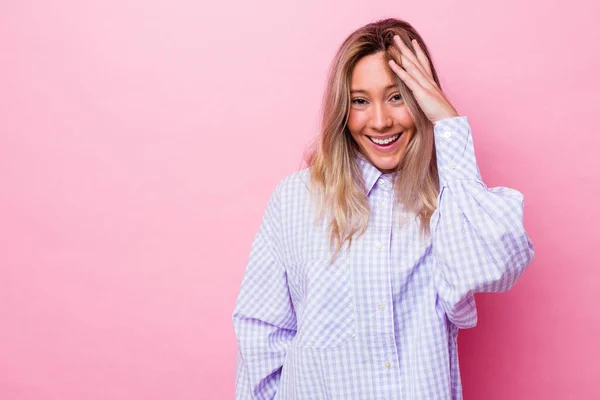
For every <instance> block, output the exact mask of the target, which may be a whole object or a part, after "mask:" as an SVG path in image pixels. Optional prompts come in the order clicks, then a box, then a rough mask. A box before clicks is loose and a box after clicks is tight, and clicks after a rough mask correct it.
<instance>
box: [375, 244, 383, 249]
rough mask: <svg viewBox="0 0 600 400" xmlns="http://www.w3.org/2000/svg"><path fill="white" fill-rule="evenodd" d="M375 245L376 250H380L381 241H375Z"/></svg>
mask: <svg viewBox="0 0 600 400" xmlns="http://www.w3.org/2000/svg"><path fill="white" fill-rule="evenodd" d="M375 247H376V248H377V250H381V248H382V247H383V245H382V244H381V243H379V242H377V243H376V244H375Z"/></svg>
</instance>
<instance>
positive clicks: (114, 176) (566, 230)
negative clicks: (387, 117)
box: [0, 0, 600, 400]
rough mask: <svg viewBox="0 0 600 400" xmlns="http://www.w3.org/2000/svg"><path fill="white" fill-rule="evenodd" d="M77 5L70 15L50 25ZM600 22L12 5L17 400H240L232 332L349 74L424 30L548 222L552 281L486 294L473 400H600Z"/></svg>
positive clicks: (249, 8)
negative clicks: (401, 28)
mask: <svg viewBox="0 0 600 400" xmlns="http://www.w3.org/2000/svg"><path fill="white" fill-rule="evenodd" d="M50 3H55V4H50ZM598 15H600V7H599V6H598V2H595V1H591V0H589V1H583V0H575V1H569V2H564V1H555V0H552V1H528V2H525V1H522V0H503V1H495V2H491V3H490V2H481V1H479V0H469V1H460V2H459V1H445V0H439V1H437V2H415V1H413V2H399V1H357V0H344V1H328V2H321V1H318V0H308V1H304V2H302V3H296V4H294V3H291V2H281V1H276V0H270V1H262V2H256V1H253V2H242V1H238V2H235V3H231V2H208V1H206V2H205V1H204V0H201V1H200V2H198V1H183V0H176V1H174V0H169V1H167V0H161V1H158V0H144V1H142V0H119V1H117V0H95V1H80V0H63V1H60V2H58V1H57V2H47V1H37V2H35V1H25V0H19V1H3V2H1V3H0V71H1V72H2V73H1V74H0V225H1V229H0V254H1V259H0V323H1V326H0V398H2V399H3V400H12V399H18V400H25V399H36V400H38V399H61V400H69V399H114V400H120V399H229V398H233V393H234V368H235V352H236V341H235V336H234V333H233V327H232V324H231V313H232V311H233V307H234V304H235V299H236V296H237V293H238V290H239V285H240V283H241V279H242V276H243V273H244V269H245V263H246V260H247V257H248V253H249V250H250V245H251V241H252V238H253V235H254V233H255V232H256V230H257V229H258V225H259V223H260V219H261V218H262V213H263V211H264V207H265V206H266V201H267V199H268V196H269V194H270V193H271V191H272V189H273V188H274V186H275V185H276V183H277V182H279V180H281V179H282V178H283V177H284V176H285V175H287V174H289V173H291V172H293V171H295V170H297V169H298V168H300V167H301V162H302V154H303V152H304V150H305V148H306V146H307V145H308V144H309V142H310V140H311V139H312V138H313V137H314V135H315V134H316V125H317V116H318V109H319V105H320V99H321V93H322V90H323V87H324V79H325V74H326V70H327V68H328V66H329V62H330V61H331V58H332V57H333V55H334V52H335V50H336V48H337V46H338V45H339V44H340V42H341V41H342V40H343V39H344V38H345V37H346V35H348V34H349V33H350V32H351V31H352V30H354V29H355V28H357V27H359V26H361V25H363V24H365V23H367V22H370V21H372V20H375V19H379V18H383V17H392V16H393V17H399V18H404V19H406V20H408V21H410V22H411V23H413V25H414V26H415V27H416V28H417V29H418V30H419V31H420V32H421V34H422V35H423V36H424V38H425V40H426V41H427V43H428V44H429V46H430V49H431V51H432V53H433V58H434V61H435V62H436V65H437V67H438V71H439V74H440V76H441V79H442V84H443V85H444V88H445V89H446V92H447V93H448V95H449V97H450V99H451V101H452V102H453V104H454V105H455V106H456V108H457V109H458V110H459V112H461V114H463V115H467V116H468V117H469V119H470V121H471V125H472V127H473V134H474V137H475V146H476V152H477V156H478V161H479V165H480V168H481V171H482V175H483V178H484V180H485V181H486V183H487V184H488V186H508V187H514V188H517V189H519V190H520V191H522V192H523V193H524V195H525V199H526V202H525V204H526V211H525V216H526V219H525V224H526V227H527V229H528V231H529V232H530V234H531V236H532V239H533V242H534V245H535V248H536V259H535V261H534V263H533V264H532V265H531V266H530V268H529V269H528V270H527V271H526V273H525V275H524V276H523V277H522V279H521V280H520V281H519V283H518V284H517V285H516V286H515V287H514V289H513V290H512V291H510V292H508V293H505V294H491V295H489V294H488V295H482V294H479V295H477V297H476V298H477V302H478V306H479V312H480V315H479V325H478V326H477V327H476V328H474V329H471V330H465V331H462V332H461V334H460V338H459V342H460V362H461V368H462V375H463V380H464V386H465V398H466V399H489V400H493V399H498V400H500V399H503V400H504V399H592V398H600V379H598V378H599V377H600V312H599V311H598V306H599V305H600V284H599V282H600V269H599V266H600V257H599V255H598V254H599V253H598V246H599V245H600V240H599V238H600V229H599V226H600V225H599V221H598V217H597V211H596V208H597V206H596V202H597V201H598V198H599V194H600V180H599V179H598V176H597V175H598V171H599V170H600V168H599V161H598V148H599V146H600V140H599V139H598V128H597V126H598V122H597V118H598V115H599V112H600V109H599V101H598V93H599V92H600V79H598V77H597V74H598V71H599V70H600V57H599V55H598V43H599V41H600V35H599V33H600V29H599V28H598V27H597V17H598Z"/></svg>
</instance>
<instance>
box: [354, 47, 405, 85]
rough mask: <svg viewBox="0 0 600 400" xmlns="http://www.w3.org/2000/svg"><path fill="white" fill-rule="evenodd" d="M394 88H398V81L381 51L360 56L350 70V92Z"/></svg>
mask: <svg viewBox="0 0 600 400" xmlns="http://www.w3.org/2000/svg"><path fill="white" fill-rule="evenodd" d="M394 88H398V83H397V81H396V79H395V76H394V73H393V71H392V69H391V68H390V67H389V66H388V64H387V62H386V59H385V56H384V53H383V52H379V53H375V54H371V55H368V56H364V57H362V58H361V59H360V60H358V62H357V63H356V65H355V66H354V69H353V70H352V76H351V79H350V90H351V92H352V93H354V92H357V93H359V92H369V93H376V92H382V91H387V90H390V89H394Z"/></svg>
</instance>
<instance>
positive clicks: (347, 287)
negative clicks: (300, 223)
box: [290, 254, 356, 349]
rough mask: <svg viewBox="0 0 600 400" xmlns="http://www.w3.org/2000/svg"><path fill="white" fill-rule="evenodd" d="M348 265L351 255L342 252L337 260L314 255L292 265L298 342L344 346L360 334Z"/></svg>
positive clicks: (323, 346) (310, 346)
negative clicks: (314, 257)
mask: <svg viewBox="0 0 600 400" xmlns="http://www.w3.org/2000/svg"><path fill="white" fill-rule="evenodd" d="M348 268H349V259H348V256H347V255H345V254H340V255H339V256H338V257H337V258H336V259H335V260H334V261H333V262H330V261H329V260H326V259H312V260H307V261H303V262H302V263H300V264H297V265H295V266H293V267H292V268H291V269H290V270H291V273H290V276H291V279H292V282H291V286H292V287H291V292H292V296H293V297H296V299H297V301H296V303H297V304H296V315H297V317H298V321H297V322H298V329H297V332H296V337H295V339H294V341H295V343H296V345H297V346H299V347H304V348H316V349H324V348H331V347H340V346H343V345H344V344H346V342H348V341H349V340H350V339H352V338H353V337H354V336H356V317H355V310H354V301H353V295H352V287H351V282H350V276H349V272H348Z"/></svg>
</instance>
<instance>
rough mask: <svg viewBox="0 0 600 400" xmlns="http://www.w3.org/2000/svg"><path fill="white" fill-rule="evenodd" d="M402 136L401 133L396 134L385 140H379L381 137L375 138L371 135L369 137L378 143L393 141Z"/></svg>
mask: <svg viewBox="0 0 600 400" xmlns="http://www.w3.org/2000/svg"><path fill="white" fill-rule="evenodd" d="M399 137H400V135H399V134H398V135H394V136H392V137H391V138H388V139H385V140H379V139H375V138H372V137H370V136H369V139H371V140H372V141H373V142H375V143H377V144H388V143H391V142H393V141H394V140H396V139H398V138H399Z"/></svg>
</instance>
